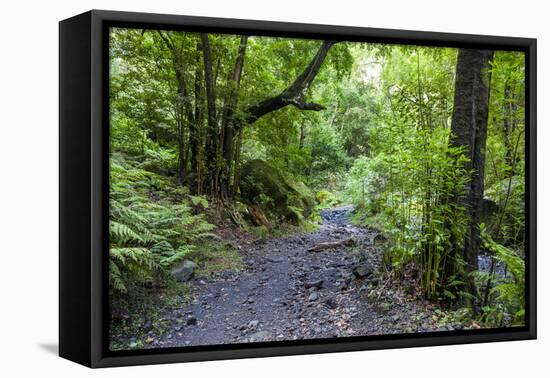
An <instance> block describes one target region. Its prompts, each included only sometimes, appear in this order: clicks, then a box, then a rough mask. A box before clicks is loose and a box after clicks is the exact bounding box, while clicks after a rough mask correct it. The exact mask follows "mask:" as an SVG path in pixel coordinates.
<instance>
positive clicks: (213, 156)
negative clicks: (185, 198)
mask: <svg viewBox="0 0 550 378" xmlns="http://www.w3.org/2000/svg"><path fill="white" fill-rule="evenodd" d="M201 41H202V52H203V61H204V79H205V82H206V105H207V120H208V138H207V141H208V146H207V151H206V152H207V156H206V159H207V161H208V163H209V164H212V165H211V166H210V169H209V173H210V175H211V177H210V191H211V193H216V192H217V190H218V183H217V173H218V169H217V166H216V165H217V164H216V162H217V150H218V146H217V137H218V125H217V121H216V92H215V90H214V76H213V73H212V54H211V51H210V41H209V39H208V34H206V33H201Z"/></svg>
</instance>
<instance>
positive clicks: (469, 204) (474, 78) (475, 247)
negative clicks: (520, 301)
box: [451, 49, 493, 305]
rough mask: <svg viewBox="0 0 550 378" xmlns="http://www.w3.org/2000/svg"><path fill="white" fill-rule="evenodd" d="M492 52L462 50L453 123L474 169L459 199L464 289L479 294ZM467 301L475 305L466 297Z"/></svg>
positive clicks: (455, 140)
mask: <svg viewBox="0 0 550 378" xmlns="http://www.w3.org/2000/svg"><path fill="white" fill-rule="evenodd" d="M492 56H493V52H492V51H488V50H470V49H459V50H458V60H457V66H456V79H455V95H454V110H453V116H452V121H451V122H452V123H451V131H452V134H453V138H452V141H451V143H452V145H454V146H457V147H464V149H465V154H466V156H467V157H468V158H469V161H468V162H466V163H465V168H466V170H467V171H468V172H472V174H471V177H470V182H469V183H468V184H467V187H466V188H465V189H466V190H465V191H464V193H463V194H462V195H460V196H458V198H457V201H458V203H459V204H460V205H462V206H464V208H465V209H466V214H467V216H468V218H469V221H468V222H469V223H468V229H467V232H466V237H465V239H464V240H463V241H458V245H459V247H458V248H459V252H461V255H462V258H463V260H464V262H465V269H464V270H465V271H464V277H463V280H464V282H465V288H464V289H465V291H466V292H467V293H469V294H471V295H475V294H476V289H475V284H474V280H473V277H472V274H471V273H472V272H474V271H475V270H477V268H478V255H479V246H480V242H481V237H480V231H479V223H480V221H481V204H482V200H483V190H484V188H483V186H484V179H483V178H484V166H485V147H486V141H487V120H488V113H489V86H490V71H489V68H490V66H489V62H490V60H491V59H492ZM467 304H470V305H471V304H472V303H471V302H469V301H468V300H467Z"/></svg>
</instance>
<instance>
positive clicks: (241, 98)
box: [109, 28, 525, 349]
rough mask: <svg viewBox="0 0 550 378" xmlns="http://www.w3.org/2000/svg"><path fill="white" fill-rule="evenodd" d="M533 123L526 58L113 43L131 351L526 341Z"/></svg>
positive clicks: (122, 338) (148, 36)
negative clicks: (427, 338) (340, 341)
mask: <svg viewBox="0 0 550 378" xmlns="http://www.w3.org/2000/svg"><path fill="white" fill-rule="evenodd" d="M524 113H525V56H524V54H523V53H521V52H513V51H487V50H471V49H456V48H430V47H421V46H405V45H388V44H371V43H358V42H354V43H351V42H336V41H328V40H326V41H322V40H305V39H289V38H275V37H258V36H235V35H222V34H207V33H191V32H179V31H178V32H176V31H159V30H141V29H119V28H114V29H111V34H110V127H111V129H110V130H111V155H110V156H111V158H110V159H111V161H110V250H109V256H110V304H111V316H112V320H111V348H112V349H136V348H138V349H139V348H148V347H166V346H185V345H207V344H216V343H233V342H250V341H270V340H287V339H289V340H296V339H303V338H326V337H341V336H354V335H371V334H389V333H414V332H431V331H451V330H456V329H478V328H495V327H509V326H521V325H523V324H524V316H525V310H524V305H525V263H524V258H525V256H524V245H525V211H524V210H525V119H524ZM277 315H278V316H277ZM283 315H284V316H283Z"/></svg>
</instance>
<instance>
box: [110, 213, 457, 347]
mask: <svg viewBox="0 0 550 378" xmlns="http://www.w3.org/2000/svg"><path fill="white" fill-rule="evenodd" d="M351 210H352V207H351V206H344V207H339V208H334V209H330V210H325V211H323V212H321V216H322V225H321V226H320V228H319V229H318V230H317V231H315V232H311V233H298V234H295V235H291V236H286V237H281V238H274V239H268V240H259V241H255V242H250V241H249V242H245V243H249V244H248V245H245V246H242V248H243V256H244V263H245V265H244V267H243V269H242V270H241V271H238V272H222V273H221V274H218V275H217V276H215V277H214V278H205V277H197V278H195V279H193V280H192V285H193V295H194V298H195V301H194V303H193V304H192V305H189V306H181V307H176V308H175V309H173V310H171V311H169V312H167V313H166V314H165V315H164V317H163V318H162V324H163V325H164V326H163V328H162V329H161V330H159V329H150V330H149V331H148V333H147V335H134V336H133V337H129V338H126V339H125V340H117V342H119V343H121V344H129V345H130V346H131V344H133V343H135V340H136V337H137V338H138V339H142V340H143V339H146V340H147V345H145V347H147V346H148V347H155V348H156V347H175V346H190V345H212V344H228V343H243V342H262V341H274V340H277V341H280V340H299V339H306V338H307V339H311V338H332V337H345V336H365V335H378V334H380V335H382V334H395V333H409V332H426V331H428V332H429V331H438V330H441V331H443V330H450V329H453V326H447V327H443V328H442V327H440V326H439V325H438V324H437V322H436V321H435V319H437V317H435V316H434V313H433V310H434V308H433V306H432V305H430V304H429V303H428V302H426V301H424V300H422V299H420V297H416V296H412V295H407V294H405V293H404V292H403V291H401V290H397V289H396V288H395V287H394V286H392V285H391V284H390V282H389V281H388V282H386V281H384V280H383V279H382V278H381V276H380V275H379V267H380V264H381V258H382V257H381V248H379V247H377V246H376V244H377V239H378V238H379V233H378V232H377V231H375V230H369V229H364V228H359V227H357V226H354V225H353V224H351V222H350V221H349V220H348V215H349V214H350V212H351ZM350 240H352V241H353V244H352V243H351V242H349V241H350ZM334 242H342V243H341V244H340V245H339V246H336V247H333V248H325V247H328V246H329V245H328V244H324V243H334ZM344 242H345V243H344ZM311 249H317V250H314V251H312V250H311Z"/></svg>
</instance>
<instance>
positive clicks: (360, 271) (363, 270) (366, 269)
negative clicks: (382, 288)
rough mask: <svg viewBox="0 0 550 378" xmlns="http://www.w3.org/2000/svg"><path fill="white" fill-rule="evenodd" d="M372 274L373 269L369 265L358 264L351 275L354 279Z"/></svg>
mask: <svg viewBox="0 0 550 378" xmlns="http://www.w3.org/2000/svg"><path fill="white" fill-rule="evenodd" d="M372 273H373V269H372V267H371V266H370V265H369V264H366V263H364V264H360V265H357V266H356V267H355V268H353V275H354V276H355V278H358V279H359V278H365V277H368V276H370V275H371V274H372Z"/></svg>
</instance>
